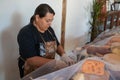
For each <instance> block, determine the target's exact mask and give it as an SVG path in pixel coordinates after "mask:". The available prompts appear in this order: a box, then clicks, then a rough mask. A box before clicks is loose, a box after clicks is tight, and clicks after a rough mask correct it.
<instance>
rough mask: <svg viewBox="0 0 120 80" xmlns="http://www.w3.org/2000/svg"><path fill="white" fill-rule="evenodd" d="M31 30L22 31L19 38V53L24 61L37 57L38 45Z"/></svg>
mask: <svg viewBox="0 0 120 80" xmlns="http://www.w3.org/2000/svg"><path fill="white" fill-rule="evenodd" d="M33 38H34V37H33V35H32V32H30V30H28V31H25V30H21V31H20V32H19V34H18V36H17V40H18V45H19V52H20V55H21V57H23V58H24V59H26V58H29V57H33V56H37V52H36V48H35V47H36V45H35V41H34V39H33Z"/></svg>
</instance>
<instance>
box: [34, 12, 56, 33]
mask: <svg viewBox="0 0 120 80" xmlns="http://www.w3.org/2000/svg"><path fill="white" fill-rule="evenodd" d="M53 18H54V14H51V13H47V14H46V16H45V17H42V18H40V17H39V16H38V17H37V20H36V25H37V26H38V28H39V29H40V31H41V32H45V31H46V30H47V29H48V28H49V26H50V25H51V23H52V21H53Z"/></svg>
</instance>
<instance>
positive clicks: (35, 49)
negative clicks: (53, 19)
mask: <svg viewBox="0 0 120 80" xmlns="http://www.w3.org/2000/svg"><path fill="white" fill-rule="evenodd" d="M48 30H49V31H50V32H51V33H52V35H51V33H50V32H49V31H48ZM48 30H46V31H45V32H44V33H40V32H39V31H38V30H37V28H36V27H35V26H34V25H33V24H32V23H30V24H28V25H27V26H25V27H23V28H22V29H21V30H20V32H19V34H18V36H17V40H18V44H19V53H20V56H21V57H22V58H24V59H26V58H29V57H33V56H40V55H39V54H40V51H39V46H40V43H44V42H43V40H42V38H41V36H42V37H43V38H44V40H45V42H49V41H54V40H56V42H57V46H58V45H59V42H58V40H57V38H56V35H55V33H54V31H53V29H52V28H51V27H49V28H48ZM40 35H41V36H40ZM53 37H54V38H53Z"/></svg>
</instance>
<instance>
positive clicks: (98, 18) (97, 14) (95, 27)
mask: <svg viewBox="0 0 120 80" xmlns="http://www.w3.org/2000/svg"><path fill="white" fill-rule="evenodd" d="M105 1H106V0H93V4H92V9H93V10H92V12H91V18H92V20H91V21H90V25H91V28H90V29H91V32H90V33H91V39H90V41H93V40H94V39H95V38H96V37H97V35H98V34H99V25H100V24H101V23H102V22H103V21H104V20H103V18H104V17H103V14H104V11H105V9H104V8H105V7H106V6H104V5H105Z"/></svg>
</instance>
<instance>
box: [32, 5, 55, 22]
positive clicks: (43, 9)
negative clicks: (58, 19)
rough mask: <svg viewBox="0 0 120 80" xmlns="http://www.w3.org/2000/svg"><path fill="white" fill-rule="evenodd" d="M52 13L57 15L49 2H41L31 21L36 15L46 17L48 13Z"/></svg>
mask: <svg viewBox="0 0 120 80" xmlns="http://www.w3.org/2000/svg"><path fill="white" fill-rule="evenodd" d="M48 12H49V13H52V14H53V15H55V12H54V10H53V9H52V8H51V7H50V6H49V5H48V4H40V5H39V6H38V7H37V8H36V9H35V12H34V15H33V16H32V17H31V19H30V22H33V21H34V16H35V15H39V17H40V18H42V17H45V15H46V14H47V13H48Z"/></svg>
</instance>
